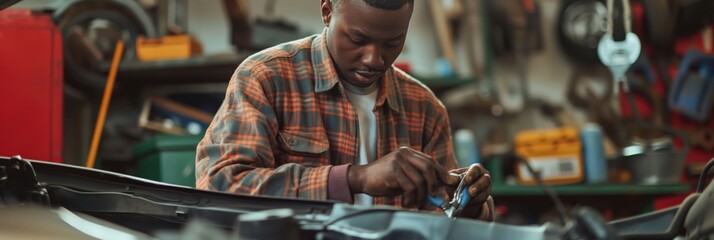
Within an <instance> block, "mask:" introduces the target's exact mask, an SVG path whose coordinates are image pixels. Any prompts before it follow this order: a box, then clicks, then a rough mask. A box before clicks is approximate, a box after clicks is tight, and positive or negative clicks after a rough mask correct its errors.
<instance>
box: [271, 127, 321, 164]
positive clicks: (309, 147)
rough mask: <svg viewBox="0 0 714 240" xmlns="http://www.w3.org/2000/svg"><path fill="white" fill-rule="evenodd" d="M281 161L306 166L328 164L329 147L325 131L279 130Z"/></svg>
mask: <svg viewBox="0 0 714 240" xmlns="http://www.w3.org/2000/svg"><path fill="white" fill-rule="evenodd" d="M278 142H279V144H280V148H281V153H280V155H279V158H280V160H281V162H282V163H298V164H302V165H304V166H306V167H317V166H322V165H327V164H329V160H328V159H329V157H328V156H327V155H328V153H329V151H327V150H328V149H329V148H330V144H329V141H328V140H327V135H326V134H325V133H322V132H319V133H311V132H300V131H281V132H280V133H279V134H278Z"/></svg>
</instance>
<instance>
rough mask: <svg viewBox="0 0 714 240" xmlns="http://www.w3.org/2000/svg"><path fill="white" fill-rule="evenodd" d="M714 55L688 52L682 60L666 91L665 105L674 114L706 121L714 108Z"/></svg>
mask: <svg viewBox="0 0 714 240" xmlns="http://www.w3.org/2000/svg"><path fill="white" fill-rule="evenodd" d="M712 93H714V55H709V54H705V53H702V52H699V51H697V50H690V51H689V52H688V53H687V55H685V56H684V58H683V59H682V61H681V63H680V65H679V69H678V70H677V76H676V77H675V79H674V82H673V83H672V86H671V87H670V89H669V96H668V99H667V100H668V101H667V102H668V104H669V107H670V108H671V109H672V110H673V111H677V112H680V113H682V114H683V115H684V116H687V117H688V118H691V119H694V120H696V121H699V122H706V121H708V119H709V118H710V117H711V113H712V108H714V94H712Z"/></svg>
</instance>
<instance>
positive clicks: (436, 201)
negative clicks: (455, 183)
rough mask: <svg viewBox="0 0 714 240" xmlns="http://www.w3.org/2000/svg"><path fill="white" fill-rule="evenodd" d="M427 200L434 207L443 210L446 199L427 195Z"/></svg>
mask: <svg viewBox="0 0 714 240" xmlns="http://www.w3.org/2000/svg"><path fill="white" fill-rule="evenodd" d="M426 199H427V200H428V201H429V202H430V203H431V204H434V206H437V207H439V208H441V207H442V206H444V201H446V200H444V198H443V197H441V196H432V195H431V194H426Z"/></svg>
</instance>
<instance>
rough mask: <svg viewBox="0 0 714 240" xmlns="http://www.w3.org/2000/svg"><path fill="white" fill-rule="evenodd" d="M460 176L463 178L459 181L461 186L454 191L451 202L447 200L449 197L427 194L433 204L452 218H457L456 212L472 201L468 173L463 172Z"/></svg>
mask: <svg viewBox="0 0 714 240" xmlns="http://www.w3.org/2000/svg"><path fill="white" fill-rule="evenodd" d="M459 177H460V178H461V181H460V182H459V186H458V187H456V190H455V191H454V197H453V198H451V202H447V199H444V198H443V197H438V196H432V195H429V194H427V195H426V199H427V200H428V201H429V202H430V203H431V204H434V206H437V207H439V208H440V209H441V210H442V211H444V213H445V214H446V216H447V217H449V218H451V219H456V214H458V213H460V212H461V211H462V210H463V209H464V208H465V207H466V204H468V203H469V201H471V195H469V188H468V187H469V186H470V185H469V186H467V185H466V174H465V173H463V174H461V175H459Z"/></svg>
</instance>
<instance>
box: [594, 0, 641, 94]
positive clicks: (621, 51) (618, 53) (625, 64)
mask: <svg viewBox="0 0 714 240" xmlns="http://www.w3.org/2000/svg"><path fill="white" fill-rule="evenodd" d="M607 10H608V18H607V33H605V35H603V36H602V38H600V42H599V43H598V47H597V53H598V57H599V58H600V61H601V62H602V63H603V64H604V65H605V66H607V67H608V68H609V69H610V72H612V76H613V79H614V81H615V83H616V84H614V86H615V89H614V92H615V93H617V92H618V89H619V86H620V85H621V84H622V86H623V90H624V91H625V92H629V87H628V85H627V78H626V75H625V73H627V70H629V69H630V66H632V64H633V63H635V62H636V61H637V58H638V57H639V56H640V52H641V51H642V45H641V44H640V39H639V38H638V37H637V35H635V34H634V33H633V32H631V22H630V2H629V0H607Z"/></svg>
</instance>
